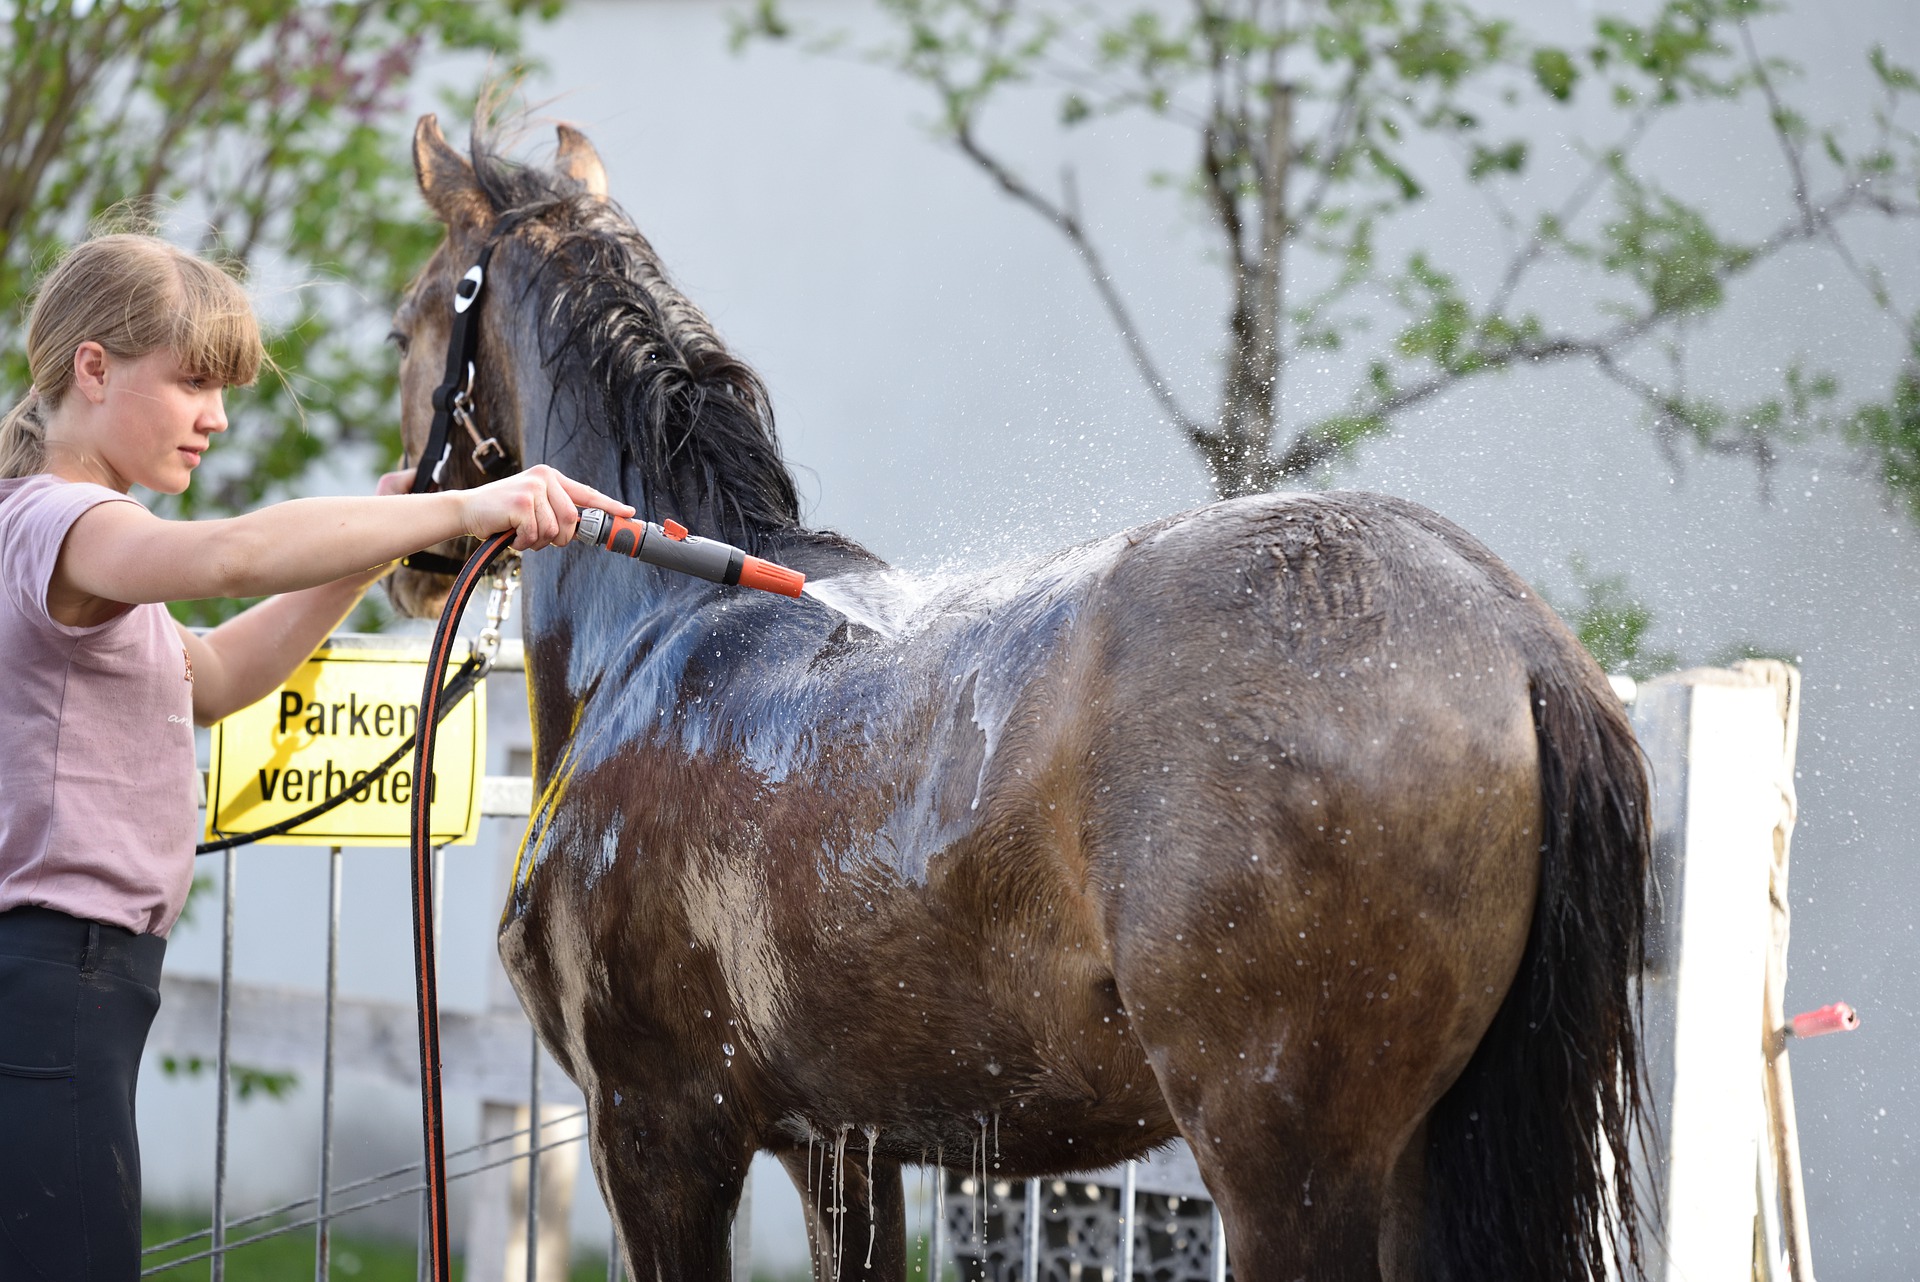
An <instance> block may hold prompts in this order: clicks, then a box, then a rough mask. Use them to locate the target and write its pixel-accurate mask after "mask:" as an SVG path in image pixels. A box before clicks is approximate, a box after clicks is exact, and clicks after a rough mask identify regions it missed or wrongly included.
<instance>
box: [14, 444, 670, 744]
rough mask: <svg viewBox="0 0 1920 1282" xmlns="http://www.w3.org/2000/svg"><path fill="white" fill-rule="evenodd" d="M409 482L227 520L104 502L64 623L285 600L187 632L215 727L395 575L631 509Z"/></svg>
mask: <svg viewBox="0 0 1920 1282" xmlns="http://www.w3.org/2000/svg"><path fill="white" fill-rule="evenodd" d="M410 479H411V473H404V472H403V473H394V474H390V475H389V476H387V477H384V478H382V481H381V485H380V489H381V491H383V492H382V493H377V494H375V495H372V496H369V497H364V498H360V497H346V498H311V499H294V500H291V501H289V502H286V503H278V504H275V505H274V506H272V507H268V508H262V509H260V510H259V511H257V512H250V513H248V514H246V515H245V516H237V517H232V518H228V519H224V520H217V521H166V520H162V519H160V518H159V517H156V516H154V515H153V514H152V513H150V512H148V511H147V510H146V509H145V508H142V507H140V506H139V505H138V504H133V503H102V504H100V505H98V506H97V507H94V508H92V509H90V510H89V511H87V512H86V513H85V514H84V515H83V516H81V517H80V518H79V519H78V520H77V521H75V522H74V524H73V529H72V530H71V531H70V532H69V533H68V535H67V540H66V543H65V545H64V546H63V547H62V548H61V551H60V557H59V560H58V562H57V563H56V565H55V568H54V573H53V581H52V583H51V584H49V587H48V593H47V597H48V606H49V609H50V610H51V611H52V612H53V613H54V615H55V617H57V618H60V619H61V621H62V622H70V623H77V624H86V623H96V622H102V621H104V620H105V619H107V618H110V617H112V615H113V614H115V613H118V612H119V611H120V610H122V609H124V608H125V607H126V606H127V605H132V604H140V603H145V602H151V601H189V600H199V599H203V598H207V597H243V596H261V595H267V594H277V595H274V596H273V599H271V600H267V601H263V602H261V603H260V604H259V605H256V606H254V607H253V608H252V609H250V610H248V611H246V612H245V613H243V614H241V615H239V616H237V617H235V618H233V619H230V620H229V621H227V622H226V623H224V624H222V625H221V626H220V627H218V628H216V629H214V631H212V632H211V633H209V634H207V635H206V636H205V637H194V636H192V635H191V634H189V633H186V632H185V631H184V630H183V631H182V642H181V644H182V645H183V646H184V647H185V648H186V651H187V654H188V656H189V657H190V658H191V660H192V661H193V665H194V697H193V712H194V720H195V721H197V722H199V723H200V724H202V725H206V724H210V723H211V722H214V721H217V720H219V719H220V718H221V717H224V716H226V715H227V714H229V713H231V712H234V711H237V710H238V709H240V708H244V707H246V706H247V705H248V704H249V703H252V702H253V701H254V700H256V699H259V698H261V697H263V696H264V695H266V694H267V693H268V692H269V691H271V690H272V689H273V688H274V687H275V686H277V685H279V684H280V683H281V682H282V681H284V680H286V678H287V676H288V674H290V673H291V672H292V671H293V669H294V668H295V667H296V666H298V665H299V663H300V662H301V661H302V660H304V659H305V658H306V657H307V656H308V655H309V654H311V653H312V652H313V650H314V648H315V647H316V646H318V645H319V644H320V642H321V641H322V640H324V639H325V638H326V636H327V634H328V633H329V632H331V631H332V630H333V628H334V627H335V626H337V625H338V624H339V622H340V620H341V619H343V618H345V617H346V616H347V614H348V613H349V612H350V611H351V610H352V609H353V606H354V604H355V603H356V602H357V601H358V600H359V599H360V595H361V593H363V592H364V591H365V590H366V588H367V586H368V585H369V584H372V583H375V582H377V581H378V580H379V579H380V577H381V576H382V575H384V574H385V573H386V571H387V569H388V567H389V566H390V564H391V563H392V562H394V561H396V560H398V559H399V558H400V557H403V556H406V555H407V554H409V553H412V552H417V551H419V550H420V549H422V548H425V547H431V546H432V545H433V544H435V543H438V542H441V541H442V540H444V539H449V538H453V537H455V536H457V535H462V534H470V535H473V536H475V537H485V536H487V535H489V534H494V533H497V532H499V531H502V530H507V529H513V530H516V531H517V532H518V537H516V538H515V540H514V546H515V547H516V548H519V549H522V550H526V549H532V548H540V547H546V546H548V545H550V544H551V545H564V544H566V543H568V542H570V541H571V540H572V538H573V530H574V526H575V525H576V524H577V523H578V522H579V507H580V505H583V504H584V505H589V506H594V507H603V508H605V509H606V510H608V511H612V512H618V513H621V514H628V513H631V512H632V510H633V509H632V508H631V507H629V506H628V505H627V504H625V503H622V502H620V501H619V500H617V499H613V498H610V497H609V496H607V495H605V494H602V493H600V491H598V490H596V489H594V488H593V487H591V486H588V485H583V484H581V483H579V482H577V481H574V480H572V479H570V478H568V477H566V476H563V475H561V474H560V473H559V472H557V471H555V470H554V469H552V468H550V467H546V466H544V465H541V466H536V467H532V468H529V469H527V470H526V471H525V472H522V473H520V474H519V475H517V476H511V477H508V478H506V479H505V480H501V481H496V482H494V483H493V484H491V485H485V486H481V487H479V488H476V489H472V490H453V491H446V492H443V493H439V494H417V495H416V494H407V493H402V492H395V491H400V490H404V488H405V486H406V484H407V482H408V481H410Z"/></svg>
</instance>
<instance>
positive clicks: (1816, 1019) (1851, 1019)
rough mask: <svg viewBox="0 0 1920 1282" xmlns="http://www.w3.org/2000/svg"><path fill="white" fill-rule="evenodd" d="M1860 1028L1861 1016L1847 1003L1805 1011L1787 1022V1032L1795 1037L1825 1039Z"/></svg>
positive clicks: (1837, 1003) (1836, 1003)
mask: <svg viewBox="0 0 1920 1282" xmlns="http://www.w3.org/2000/svg"><path fill="white" fill-rule="evenodd" d="M1858 1027H1860V1016H1859V1015H1857V1014H1855V1013H1854V1009H1853V1007H1851V1006H1849V1005H1847V1004H1846V1003H1845V1002H1835V1003H1833V1004H1832V1005H1831V1006H1822V1007H1821V1008H1820V1009H1819V1010H1810V1011H1804V1012H1802V1013H1801V1014H1798V1015H1795V1016H1794V1017H1793V1018H1792V1019H1790V1020H1788V1021H1787V1032H1788V1034H1789V1035H1790V1036H1793V1037H1824V1036H1826V1035H1827V1034H1828V1033H1850V1032H1852V1031H1853V1030H1854V1029H1856V1028H1858Z"/></svg>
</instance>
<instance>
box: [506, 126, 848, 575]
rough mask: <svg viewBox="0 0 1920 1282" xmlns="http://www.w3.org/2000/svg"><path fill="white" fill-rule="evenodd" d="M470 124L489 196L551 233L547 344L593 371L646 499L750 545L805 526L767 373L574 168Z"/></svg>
mask: <svg viewBox="0 0 1920 1282" xmlns="http://www.w3.org/2000/svg"><path fill="white" fill-rule="evenodd" d="M472 137H473V143H472V159H473V170H474V174H475V177H476V178H477V179H478V181H479V184H480V187H481V190H482V191H484V192H485V194H486V195H487V197H488V199H489V201H490V202H491V203H492V205H493V208H495V209H496V210H499V211H502V214H503V216H504V217H506V218H510V219H521V220H525V219H533V218H537V219H538V220H539V223H540V225H541V227H542V228H544V229H545V230H546V231H548V232H549V233H551V234H552V236H553V237H554V238H555V239H554V242H553V245H552V248H551V250H550V252H549V253H548V256H547V258H546V261H545V263H544V265H543V266H542V268H541V270H540V273H539V274H538V275H537V276H536V277H535V281H536V283H537V284H539V285H541V286H543V287H544V288H543V291H542V298H541V308H540V312H539V316H538V320H537V322H536V324H537V326H538V333H539V341H540V345H541V356H542V359H543V360H544V361H545V362H546V363H547V364H548V366H549V367H550V368H551V367H554V366H557V365H559V364H561V363H563V362H566V361H567V360H568V359H569V358H574V359H577V360H578V361H579V362H580V365H581V366H582V367H584V369H585V370H586V371H587V374H588V378H589V380H590V383H591V385H592V388H593V389H594V391H595V392H597V394H598V398H599V400H600V410H601V413H600V414H599V415H598V416H596V417H597V418H598V419H599V423H598V424H597V427H598V430H604V431H606V432H608V433H609V434H610V435H611V436H612V437H613V439H614V440H615V442H616V444H617V445H618V446H619V447H620V450H621V453H622V456H623V461H625V462H631V463H632V464H634V465H636V470H637V471H638V473H639V475H640V479H641V486H642V490H643V493H642V496H641V497H642V509H643V510H644V511H648V512H654V513H660V512H662V511H663V510H664V511H665V512H666V513H670V514H673V515H677V516H679V517H680V518H681V519H682V520H684V521H686V523H687V524H689V525H691V526H693V527H694V528H695V529H697V530H699V531H700V532H701V533H703V534H708V535H712V536H714V537H718V538H722V539H725V540H727V541H729V542H732V543H738V544H741V545H743V546H745V547H747V548H749V549H750V550H753V549H757V548H759V547H761V546H764V545H765V544H766V543H767V542H768V541H769V540H773V539H781V540H782V541H785V539H783V537H782V536H788V537H790V536H795V535H803V534H806V533H807V532H806V531H804V530H803V529H802V527H801V524H800V499H799V494H798V492H797V491H796V489H795V487H794V481H793V474H792V473H791V472H790V471H788V469H787V465H786V462H785V461H784V460H783V459H782V458H781V455H780V445H779V442H778V441H777V440H776V439H775V437H774V429H773V403H772V400H771V398H770V397H769V396H768V393H767V389H766V385H765V384H764V383H762V382H761V381H760V376H759V375H758V374H756V373H754V371H753V370H752V369H751V368H750V367H749V366H748V365H747V364H746V362H744V361H742V360H740V359H739V358H738V357H736V356H735V355H733V353H731V352H730V351H728V350H727V347H726V344H725V343H723V342H721V340H720V336H719V334H718V333H716V332H715V330H714V328H713V325H712V324H711V323H710V322H709V321H708V320H707V318H706V316H705V315H703V314H702V313H701V311H700V309H699V308H697V307H695V306H694V305H693V303H692V302H690V301H688V299H687V297H686V296H685V295H684V294H682V293H681V292H680V291H679V290H678V289H677V288H676V287H675V286H674V285H673V283H672V282H671V281H669V280H668V279H667V274H666V271H665V269H664V268H663V267H662V266H661V265H660V260H659V257H658V256H657V255H656V254H655V253H654V250H653V246H652V245H651V244H649V243H648V241H647V238H646V237H645V236H643V235H641V234H640V232H639V230H638V229H637V228H635V227H634V225H633V221H632V219H631V218H629V217H628V216H627V214H626V213H625V211H623V210H622V209H620V208H619V206H617V205H615V204H614V203H613V202H612V201H609V200H605V199H601V198H598V197H595V196H591V195H588V194H587V193H586V192H585V191H584V190H583V189H582V188H581V186H580V184H579V183H578V182H576V181H575V180H574V179H572V178H570V177H568V176H565V175H563V174H559V173H556V172H551V171H548V170H545V169H542V168H539V167H536V166H533V165H528V164H522V163H520V162H518V161H515V160H513V159H511V158H509V157H507V156H506V155H505V154H503V147H502V131H501V130H500V129H497V128H490V127H488V126H486V125H484V124H476V126H475V128H474V131H473V135H472ZM827 538H828V541H833V542H839V540H838V539H835V538H833V537H832V536H827Z"/></svg>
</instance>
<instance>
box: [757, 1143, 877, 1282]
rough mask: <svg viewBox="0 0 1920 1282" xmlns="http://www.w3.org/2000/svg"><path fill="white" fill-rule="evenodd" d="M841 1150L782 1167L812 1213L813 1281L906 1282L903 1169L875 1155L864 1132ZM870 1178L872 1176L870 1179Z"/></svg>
mask: <svg viewBox="0 0 1920 1282" xmlns="http://www.w3.org/2000/svg"><path fill="white" fill-rule="evenodd" d="M852 1135H853V1138H852V1140H851V1141H848V1140H847V1139H846V1137H845V1136H844V1135H843V1136H842V1142H841V1143H840V1144H838V1145H836V1144H834V1143H833V1141H831V1140H829V1141H826V1142H825V1143H824V1144H822V1145H820V1146H817V1147H816V1148H814V1149H813V1150H812V1151H811V1152H798V1153H783V1154H781V1157H780V1163H781V1165H783V1166H785V1167H786V1168H787V1174H788V1175H789V1176H791V1177H792V1179H793V1186H794V1188H796V1189H798V1190H799V1192H800V1202H801V1204H802V1205H803V1206H805V1207H806V1211H807V1245H808V1247H809V1248H810V1250H811V1252H812V1255H813V1276H814V1282H835V1280H836V1279H839V1280H841V1282H846V1280H847V1279H870V1280H871V1282H904V1279H905V1278H906V1275H907V1206H906V1195H905V1193H904V1191H903V1189H902V1187H901V1181H900V1164H899V1163H898V1162H894V1161H890V1160H888V1159H887V1158H884V1157H878V1156H871V1155H870V1154H869V1153H868V1152H867V1151H866V1150H865V1149H864V1147H863V1146H862V1145H861V1144H860V1135H859V1132H853V1133H852ZM869 1173H871V1175H869Z"/></svg>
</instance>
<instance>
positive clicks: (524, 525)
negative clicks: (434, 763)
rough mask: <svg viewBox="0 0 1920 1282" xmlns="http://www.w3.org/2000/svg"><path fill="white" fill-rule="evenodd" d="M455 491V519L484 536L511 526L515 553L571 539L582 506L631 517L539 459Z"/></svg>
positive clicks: (630, 512)
mask: <svg viewBox="0 0 1920 1282" xmlns="http://www.w3.org/2000/svg"><path fill="white" fill-rule="evenodd" d="M393 475H398V473H394V474H393ZM411 480H412V478H411V477H408V481H409V482H411ZM383 483H384V479H383ZM455 493H457V494H459V495H460V497H461V499H462V502H463V506H462V508H461V521H462V524H463V525H464V526H465V527H466V531H467V533H468V534H471V535H472V536H473V537H475V538H478V539H484V538H486V537H487V536H488V535H490V534H495V533H498V532H499V531H501V530H513V531H514V532H515V534H514V540H513V547H514V550H515V551H517V552H528V551H532V550H533V549H535V548H543V547H547V546H549V545H552V546H555V547H565V546H566V545H567V544H569V543H571V542H572V541H573V530H574V527H575V526H577V525H578V524H579V523H580V508H581V507H582V506H585V507H597V508H601V509H603V510H605V511H607V512H610V513H612V514H613V515H615V516H632V515H633V508H632V506H631V505H629V504H626V503H622V502H621V501H620V500H619V499H616V498H610V497H609V496H607V495H605V494H602V493H601V492H600V491H599V490H596V489H594V488H593V487H592V486H591V485H583V484H581V483H580V482H579V481H576V480H573V479H572V478H571V477H568V476H563V475H562V474H561V473H560V472H558V471H556V470H555V469H553V468H551V467H548V466H547V465H546V464H545V463H536V464H534V465H533V466H532V467H530V468H528V469H527V470H526V471H524V472H521V473H518V474H517V475H514V476H509V477H507V478H505V479H504V480H499V481H495V482H493V483H492V484H490V485H482V486H479V487H478V488H476V489H471V490H458V491H455Z"/></svg>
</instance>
